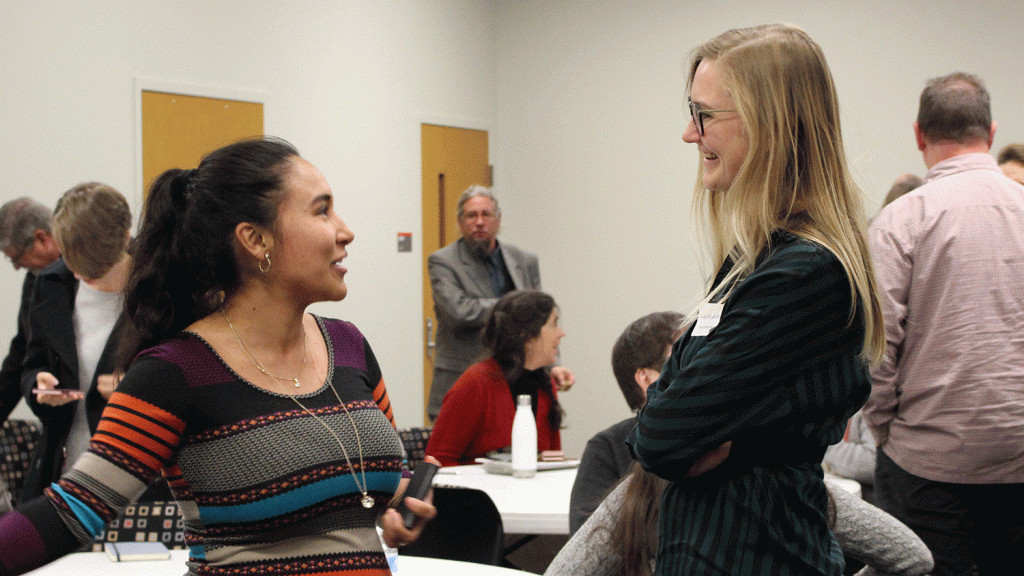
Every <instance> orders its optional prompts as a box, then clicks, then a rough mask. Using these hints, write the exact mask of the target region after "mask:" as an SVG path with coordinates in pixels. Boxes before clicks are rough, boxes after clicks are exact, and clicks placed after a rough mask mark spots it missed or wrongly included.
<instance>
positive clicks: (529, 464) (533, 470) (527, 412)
mask: <svg viewBox="0 0 1024 576" xmlns="http://www.w3.org/2000/svg"><path fill="white" fill-rule="evenodd" d="M536 474H537V422H536V420H534V419H533V410H531V409H530V395H529V394H520V395H519V396H518V397H517V398H516V416H515V418H513V419H512V477H513V478H532V477H533V476H534V475H536Z"/></svg>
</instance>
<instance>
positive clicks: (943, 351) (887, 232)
mask: <svg viewBox="0 0 1024 576" xmlns="http://www.w3.org/2000/svg"><path fill="white" fill-rule="evenodd" d="M924 182H925V183H924V185H922V186H921V187H920V188H918V189H916V190H914V191H913V192H910V193H909V194H906V195H905V196H903V197H901V198H899V199H897V200H896V201H894V202H893V203H892V204H890V205H889V206H887V207H886V208H885V209H884V210H882V212H881V213H880V214H879V215H878V217H877V218H875V220H874V222H873V223H872V224H871V228H870V229H869V231H868V237H869V242H870V245H871V251H872V256H873V260H874V265H875V273H876V275H877V278H878V283H879V289H880V293H881V297H882V307H883V310H884V313H885V333H886V357H885V360H884V361H883V363H882V365H881V366H880V367H879V368H877V369H876V370H875V371H874V372H873V373H872V380H873V385H872V392H871V397H870V399H869V400H868V402H867V404H866V405H865V406H864V417H865V420H866V421H867V422H868V425H869V426H870V427H871V431H872V433H873V434H874V436H875V439H876V440H877V442H878V444H879V446H880V447H881V448H882V450H884V451H885V453H886V454H887V455H888V456H889V457H890V458H892V460H893V461H894V462H895V463H896V464H898V465H899V466H900V467H901V468H903V469H904V470H906V471H907V472H909V473H911V474H914V475H916V476H920V477H922V478H926V479H929V480H934V481H939V482H952V483H962V484H995V483H1011V482H1024V186H1021V185H1020V184H1017V183H1016V182H1013V181H1012V180H1010V179H1009V178H1006V177H1005V176H1003V174H1002V172H1000V170H999V167H998V165H997V164H996V162H995V160H994V159H993V158H992V156H990V155H988V154H965V155H962V156H956V157H954V158H950V159H948V160H945V161H943V162H940V163H938V164H936V165H935V166H933V167H932V169H931V170H929V171H928V173H927V174H926V175H925V178H924Z"/></svg>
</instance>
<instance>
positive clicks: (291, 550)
mask: <svg viewBox="0 0 1024 576" xmlns="http://www.w3.org/2000/svg"><path fill="white" fill-rule="evenodd" d="M346 201H348V200H346ZM352 240H353V234H352V231H351V230H349V228H348V226H346V225H345V223H344V222H343V221H342V220H341V218H340V217H339V216H338V214H337V213H336V212H335V196H334V194H333V193H332V192H331V189H330V186H328V184H327V180H326V179H325V178H324V176H323V174H321V173H320V171H319V170H317V168H316V167H315V166H313V165H312V164H310V163H309V162H307V161H306V160H304V159H303V158H302V157H301V156H299V154H298V152H297V151H296V150H295V148H293V147H292V146H291V145H289V144H287V143H286V142H283V141H281V140H275V139H265V138H260V139H254V140H246V141H243V142H239V143H235V144H231V145H229V146H226V147H224V148H221V149H219V150H216V151H214V152H212V153H210V154H209V155H208V156H206V157H205V158H204V159H203V161H202V162H201V163H200V164H199V167H198V168H196V169H194V170H170V171H168V172H165V173H164V174H163V175H162V176H160V177H159V178H158V179H157V180H156V182H155V183H154V184H153V187H152V189H151V191H150V195H149V198H148V201H147V205H146V212H145V215H144V218H143V221H142V228H141V230H140V232H139V235H138V240H137V245H136V252H135V253H136V258H135V261H134V265H133V267H132V270H131V273H130V275H129V279H128V284H127V287H126V295H125V313H126V315H127V317H128V323H129V328H130V329H129V330H128V331H127V332H126V333H125V334H124V337H123V340H122V345H123V350H122V351H123V358H124V359H126V361H127V360H130V361H131V362H130V366H129V368H128V370H127V372H126V373H125V375H124V378H123V380H122V381H121V383H120V385H119V386H118V387H117V390H116V391H115V392H114V393H113V395H112V396H111V397H110V401H109V403H108V405H107V408H106V409H105V411H104V412H103V416H102V418H101V421H100V424H99V427H98V429H97V432H96V434H95V435H94V436H93V438H92V443H91V445H90V447H89V450H88V451H87V452H86V453H85V454H84V455H83V456H82V458H81V459H79V460H78V462H77V463H76V464H75V465H74V467H73V468H72V469H71V470H70V471H69V472H68V473H66V474H65V475H64V476H63V477H62V478H61V479H60V480H59V481H57V482H55V483H54V484H52V485H51V486H50V487H49V488H47V489H46V493H45V495H44V496H43V497H42V498H39V499H37V500H33V501H31V502H28V503H26V504H24V505H23V506H22V507H20V508H19V509H18V510H16V511H14V512H10V513H8V514H7V515H5V516H3V517H2V518H0V574H7V573H21V572H24V571H27V570H31V569H33V568H35V567H37V566H39V565H41V564H44V563H46V562H49V561H51V560H54V559H56V558H57V557H59V556H61V555H64V554H67V553H69V552H74V551H76V550H79V549H80V548H81V547H82V545H83V544H84V543H88V542H91V541H92V539H93V538H95V536H96V534H97V533H98V532H99V531H101V530H102V529H103V528H104V525H105V523H106V522H108V521H110V520H112V519H114V518H115V517H117V515H118V513H119V512H120V511H121V510H122V509H123V508H124V507H125V506H126V505H127V504H128V503H130V502H131V501H132V500H133V499H134V498H136V497H137V496H138V495H139V494H140V493H141V492H142V490H143V489H144V488H145V487H146V484H147V483H148V482H149V481H150V480H151V479H152V478H154V477H155V476H157V475H163V476H164V477H166V478H167V479H168V483H169V485H170V487H171V490H172V491H173V493H174V496H175V498H176V499H177V500H178V502H179V503H180V504H181V507H182V509H183V512H184V517H185V541H186V542H187V543H188V545H189V561H188V570H189V574H194V575H200V574H201V575H204V576H210V575H227V574H239V573H243V572H244V573H247V574H256V573H259V574H290V575H298V574H326V573H330V574H341V573H349V572H351V573H358V574H376V575H379V576H389V575H390V574H391V571H390V570H389V569H388V563H387V559H386V557H385V555H384V550H383V548H382V547H381V542H380V538H379V537H378V534H377V530H376V525H377V524H378V522H379V524H380V526H381V527H382V528H383V537H384V540H385V541H386V542H387V543H388V545H390V546H397V545H401V544H403V543H406V542H409V541H411V540H413V539H415V538H416V537H417V536H418V535H419V532H420V530H421V529H422V524H423V522H422V521H420V522H419V523H418V524H417V525H416V526H415V527H414V529H412V530H408V529H406V528H405V527H404V526H403V524H402V519H401V517H400V516H399V514H398V513H397V512H396V511H395V510H393V509H391V508H390V506H391V505H392V504H393V501H395V500H397V498H396V497H395V495H396V494H401V493H402V491H403V489H404V483H405V482H407V481H405V480H402V476H403V474H402V457H403V453H402V445H401V442H400V440H399V438H398V434H397V432H396V431H395V426H394V419H393V417H392V409H391V403H390V400H389V399H388V394H387V390H386V389H385V387H384V380H383V379H382V378H381V373H380V368H379V367H378V365H377V360H376V358H375V357H374V354H373V351H372V350H371V349H370V345H369V344H368V343H367V341H366V339H365V338H364V337H363V335H362V334H361V333H360V332H359V330H358V329H357V328H356V327H355V326H353V325H352V324H350V323H348V322H343V321H341V320H332V319H329V318H322V317H319V316H315V315H313V314H310V313H307V312H306V308H307V307H308V306H309V305H310V304H313V303H314V302H323V301H337V300H341V299H343V298H344V297H345V296H346V295H347V294H348V286H347V285H346V283H345V275H346V273H347V271H348V270H347V268H346V267H345V265H344V264H343V261H344V260H345V258H346V257H347V256H348V246H349V244H350V243H351V242H352ZM132 359H134V360H132ZM405 502H406V504H407V505H408V506H409V507H410V508H411V509H412V510H413V512H414V513H415V514H416V515H417V516H419V517H420V518H422V519H426V518H431V517H433V516H434V514H436V510H435V509H434V507H433V506H432V505H431V504H429V503H428V502H422V501H420V500H415V499H412V498H406V499H405Z"/></svg>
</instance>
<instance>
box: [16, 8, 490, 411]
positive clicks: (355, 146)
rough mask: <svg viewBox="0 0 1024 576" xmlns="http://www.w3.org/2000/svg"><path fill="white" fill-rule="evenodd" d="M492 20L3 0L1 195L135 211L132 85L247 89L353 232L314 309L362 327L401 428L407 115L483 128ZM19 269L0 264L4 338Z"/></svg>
mask: <svg viewBox="0 0 1024 576" xmlns="http://www.w3.org/2000/svg"><path fill="white" fill-rule="evenodd" d="M492 14H493V10H492V9H491V7H490V6H489V5H488V3H486V2H479V1H477V0H465V1H450V0H443V1H441V0H399V1H372V0H345V1H332V2H279V1H277V0H255V1H253V0H250V1H248V2H228V1H215V2H209V1H185V2H177V1H176V2H166V1H163V0H133V1H131V2H122V1H116V2H115V1H108V2H36V1H35V0H25V1H22V0H5V1H4V2H3V3H0V59H2V63H0V78H3V79H4V80H3V82H4V87H3V90H2V91H0V118H2V121H0V141H2V142H4V144H3V147H4V153H3V154H0V203H2V202H6V201H7V200H9V199H11V198H14V197H17V196H21V195H30V196H34V197H36V198H38V199H39V200H40V201H42V202H44V203H46V204H50V205H52V204H53V203H55V202H56V200H57V198H58V197H59V196H60V194H61V193H63V192H64V191H65V190H67V189H68V188H70V187H71V186H72V185H74V184H76V183H77V182H80V181H83V180H101V181H105V182H108V183H110V184H112V185H113V186H115V187H116V188H118V189H119V190H121V191H122V192H124V193H125V195H126V196H129V198H130V199H131V200H132V201H133V210H134V211H135V213H138V209H139V206H140V199H141V190H139V189H137V187H136V186H135V184H134V183H135V181H136V174H135V166H136V158H135V140H134V137H135V121H136V119H135V117H134V115H135V95H134V93H133V85H134V82H135V78H136V77H145V78H152V79H157V80H162V81H166V82H177V83H184V84H197V85H201V86H212V87H226V88H229V89H237V90H248V91H263V92H264V93H265V94H266V95H267V98H266V102H265V104H266V105H265V120H266V132H267V133H268V134H273V135H277V136H281V137H284V138H286V139H288V140H289V141H291V142H292V143H294V144H295V145H296V146H297V147H298V149H299V150H300V152H302V154H303V155H304V156H305V157H306V158H308V159H309V160H310V161H312V162H313V163H314V164H316V165H317V166H318V167H319V168H320V169H321V170H322V171H323V172H324V174H325V175H326V177H327V179H328V181H329V182H330V184H331V187H332V189H333V191H334V193H335V196H336V202H337V209H338V212H339V214H341V216H342V218H343V219H344V220H345V221H346V222H347V223H348V224H349V226H350V227H351V228H352V229H353V231H354V232H355V235H356V239H355V242H354V243H353V244H352V245H351V247H350V249H349V254H350V257H349V259H348V260H347V263H348V268H349V274H348V276H347V283H348V286H349V296H348V298H346V299H345V300H344V301H343V302H341V303H336V304H334V303H332V304H321V305H318V306H316V307H315V308H314V309H315V310H316V311H317V312H320V313H324V314H327V315H330V316H334V317H340V318H344V319H347V320H351V321H353V322H355V323H356V325H357V326H359V327H360V329H362V331H363V332H364V333H365V334H366V335H367V338H368V339H369V341H370V342H371V344H372V346H373V348H374V351H375V352H376V354H377V356H378V359H379V360H380V362H381V365H382V369H383V371H384V375H385V379H386V382H387V383H388V389H389V392H390V394H391V396H392V398H393V399H394V400H395V401H394V405H395V407H396V409H395V411H396V417H397V419H398V421H399V424H400V425H407V426H409V425H416V424H418V423H421V422H422V417H421V416H419V415H420V414H422V410H423V408H422V404H423V402H422V392H421V389H422V388H421V386H422V384H421V381H422V371H423V365H422V359H421V357H422V329H421V328H420V326H421V325H422V321H421V320H420V317H421V309H422V303H421V291H420V278H421V268H422V266H421V264H420V255H419V250H420V244H419V242H420V238H421V236H420V132H419V123H420V121H421V120H422V119H424V118H429V119H432V120H434V121H438V120H444V119H446V118H447V119H456V120H457V121H461V122H470V123H473V124H475V125H478V126H489V125H490V124H492V123H493V115H494V79H493V62H494V49H493V45H494V42H493V37H494V30H493V15H492ZM398 232H413V234H414V236H413V252H412V253H402V254H399V253H398V252H397V249H396V236H397V233H398ZM22 277H23V276H22V273H16V272H14V270H13V269H12V268H11V267H10V266H8V265H6V264H4V265H2V266H0V311H4V312H6V314H2V315H0V317H2V318H6V320H5V321H3V322H0V342H3V343H4V344H3V346H6V342H7V341H8V339H9V338H10V337H11V336H12V335H13V334H14V330H15V326H14V314H15V312H16V310H17V306H18V292H19V290H20V286H21V278H22ZM4 350H6V348H4ZM23 408H24V406H22V407H21V408H19V414H22V415H24V414H27V411H23V410H22V409H23Z"/></svg>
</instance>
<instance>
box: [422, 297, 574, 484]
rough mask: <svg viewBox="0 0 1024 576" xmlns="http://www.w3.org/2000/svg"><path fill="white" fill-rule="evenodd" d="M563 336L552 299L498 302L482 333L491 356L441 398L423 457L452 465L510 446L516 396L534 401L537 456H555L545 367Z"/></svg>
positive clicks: (553, 401)
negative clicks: (544, 452) (545, 453)
mask: <svg viewBox="0 0 1024 576" xmlns="http://www.w3.org/2000/svg"><path fill="white" fill-rule="evenodd" d="M563 336H565V330H562V328H561V327H559V326H558V308H557V307H556V306H555V300H554V298H552V297H551V296H549V295H547V294H545V293H543V292H539V291H536V290H517V291H514V292H509V293H508V294H505V295H504V296H502V297H501V298H500V299H499V300H498V302H497V304H495V305H494V309H493V310H491V314H490V316H489V317H488V318H487V325H486V326H485V327H484V331H483V344H484V347H485V348H486V349H487V350H488V352H489V353H490V355H491V356H490V358H488V359H486V360H484V361H482V362H479V363H477V364H474V365H473V366H470V367H469V369H468V370H466V371H465V372H464V373H463V374H462V376H461V377H460V378H459V379H458V380H457V381H456V382H455V385H454V386H452V389H451V390H449V391H448V394H446V395H445V397H444V402H442V404H441V411H440V413H439V414H438V416H437V422H436V423H435V424H434V431H433V432H432V433H431V435H430V441H429V442H428V443H427V454H429V455H431V456H434V457H435V458H437V459H438V460H440V461H441V465H443V466H454V465H458V464H472V463H473V460H474V459H475V458H479V457H481V456H484V455H486V454H487V453H488V452H490V451H492V450H501V449H504V448H506V447H508V446H510V445H511V444H512V419H513V417H514V416H515V412H516V404H515V397H516V396H518V395H520V394H529V395H530V396H531V398H532V402H531V403H530V405H531V406H532V407H533V409H534V410H533V413H534V417H535V418H536V420H537V449H538V450H560V449H561V448H562V439H561V437H560V436H559V432H558V430H559V428H560V427H561V424H562V408H561V406H559V405H558V395H557V392H556V390H557V388H556V386H555V384H554V383H553V381H552V379H551V375H550V374H549V373H548V367H550V366H551V365H553V364H554V363H555V360H556V359H557V358H558V342H559V341H560V340H561V339H562V337H563Z"/></svg>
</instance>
